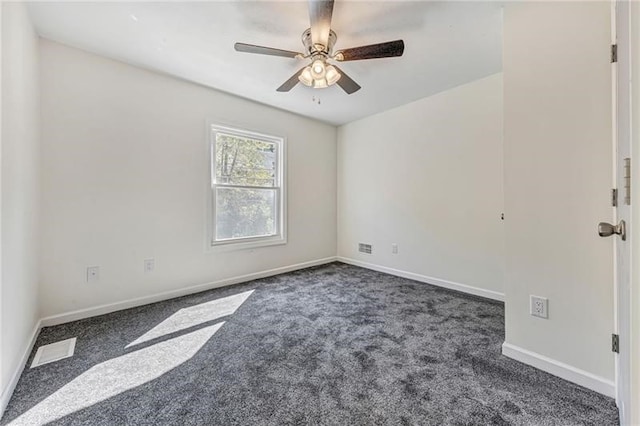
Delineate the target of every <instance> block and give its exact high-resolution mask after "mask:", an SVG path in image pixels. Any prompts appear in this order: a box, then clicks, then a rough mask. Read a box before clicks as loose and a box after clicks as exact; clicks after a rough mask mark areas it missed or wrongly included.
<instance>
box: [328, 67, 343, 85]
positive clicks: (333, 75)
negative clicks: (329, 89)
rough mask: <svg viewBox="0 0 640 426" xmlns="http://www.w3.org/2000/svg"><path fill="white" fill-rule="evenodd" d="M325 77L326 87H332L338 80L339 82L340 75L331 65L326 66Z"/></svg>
mask: <svg viewBox="0 0 640 426" xmlns="http://www.w3.org/2000/svg"><path fill="white" fill-rule="evenodd" d="M325 77H326V79H327V85H328V86H331V85H334V84H336V83H337V82H338V80H340V77H342V76H341V75H340V73H339V72H338V71H337V70H336V68H335V67H334V66H333V65H329V66H327V71H326V73H325Z"/></svg>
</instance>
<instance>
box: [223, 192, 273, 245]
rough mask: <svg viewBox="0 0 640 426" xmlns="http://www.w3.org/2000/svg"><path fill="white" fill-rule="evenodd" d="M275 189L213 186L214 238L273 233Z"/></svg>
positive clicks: (258, 235)
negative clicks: (214, 209)
mask: <svg viewBox="0 0 640 426" xmlns="http://www.w3.org/2000/svg"><path fill="white" fill-rule="evenodd" d="M276 191H277V190H275V189H245V188H225V187H217V188H216V240H226V239H232V238H247V237H264V236H268V235H275V234H276V198H277V197H276Z"/></svg>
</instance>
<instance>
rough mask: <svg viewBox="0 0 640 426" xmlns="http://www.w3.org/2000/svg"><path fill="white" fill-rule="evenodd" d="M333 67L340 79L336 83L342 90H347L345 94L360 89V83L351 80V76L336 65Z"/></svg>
mask: <svg viewBox="0 0 640 426" xmlns="http://www.w3.org/2000/svg"><path fill="white" fill-rule="evenodd" d="M333 67H334V68H335V69H336V71H338V72H339V73H340V79H339V80H338V82H337V83H336V84H337V85H338V86H340V87H342V90H344V91H345V92H347V95H350V94H352V93H354V92H357V91H358V90H360V89H361V87H360V85H359V84H358V83H356V82H355V81H353V80H352V79H351V77H349V76H348V75H346V74H345V73H344V71H342V70H341V69H340V68H338V67H336V66H335V65H334V66H333Z"/></svg>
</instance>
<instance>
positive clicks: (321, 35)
mask: <svg viewBox="0 0 640 426" xmlns="http://www.w3.org/2000/svg"><path fill="white" fill-rule="evenodd" d="M332 14H333V0H309V18H310V20H311V28H308V29H307V30H306V31H305V32H303V33H302V44H303V45H304V51H305V53H300V52H293V51H290V50H282V49H274V48H272V47H264V46H256V45H253V44H246V43H236V44H235V46H234V47H235V49H236V51H238V52H246V53H258V54H262V55H272V56H283V57H285V58H299V59H309V60H310V64H309V65H307V66H305V67H302V68H301V69H300V70H298V71H297V72H296V73H295V74H294V75H293V76H292V77H291V78H290V79H289V80H287V81H285V82H284V83H283V84H282V86H280V87H278V89H277V90H278V92H288V91H289V90H291V89H293V87H294V86H295V85H296V84H298V82H301V83H302V84H304V85H306V86H309V87H313V88H316V89H321V88H325V87H329V86H332V85H334V84H336V83H337V84H338V86H340V87H341V88H342V90H344V91H345V92H347V94H352V93H354V92H356V91H358V90H360V86H359V85H358V83H356V82H355V81H353V80H352V79H351V78H350V77H349V76H348V75H347V74H345V73H344V71H342V70H341V69H340V68H338V67H337V66H336V65H333V64H330V63H329V61H330V60H331V61H338V62H346V61H358V60H361V59H376V58H390V57H394V56H402V53H403V52H404V41H402V40H394V41H388V42H385V43H378V44H370V45H367V46H360V47H353V48H350V49H343V50H338V51H337V52H335V53H334V52H333V46H334V45H335V43H336V40H337V39H338V36H337V35H336V33H335V32H333V30H332V29H331V15H332Z"/></svg>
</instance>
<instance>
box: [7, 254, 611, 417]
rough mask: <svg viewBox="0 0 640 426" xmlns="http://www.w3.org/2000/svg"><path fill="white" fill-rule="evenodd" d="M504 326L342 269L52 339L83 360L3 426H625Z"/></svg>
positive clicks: (45, 337)
mask: <svg viewBox="0 0 640 426" xmlns="http://www.w3.org/2000/svg"><path fill="white" fill-rule="evenodd" d="M250 290H254V291H253V292H252V293H248V292H249V291H250ZM234 295H235V296H234ZM229 296H233V297H229ZM247 296H248V297H247ZM244 298H246V300H244V303H242V304H241V305H240V306H239V308H238V309H237V310H236V311H235V313H231V312H233V308H234V306H236V305H238V304H239V302H241V301H242V300H243V299H244ZM229 313H231V314H230V315H226V316H221V315H225V314H229ZM503 323H504V307H503V305H502V304H501V303H496V302H491V301H487V300H484V299H481V298H476V297H473V296H468V295H464V294H460V293H456V292H451V291H447V290H443V289H439V288H437V287H433V286H429V285H426V284H422V283H418V282H414V281H410V280H406V279H402V278H397V277H393V276H389V275H385V274H381V273H377V272H373V271H369V270H365V269H361V268H357V267H353V266H348V265H345V264H341V263H334V264H330V265H326V266H321V267H316V268H310V269H306V270H302V271H298V272H293V273H289V274H284V275H280V276H276V277H272V278H267V279H262V280H257V281H253V282H250V283H247V284H242V285H238V286H233V287H227V288H223V289H217V290H212V291H207V292H204V293H199V294H196V295H191V296H187V297H182V298H178V299H173V300H169V301H166V302H161V303H156V304H153V305H147V306H143V307H139V308H134V309H129V310H126V311H121V312H117V313H113V314H109V315H104V316H101V317H96V318H91V319H87V320H82V321H77V322H73V323H69V324H64V325H60V326H57V327H50V328H45V329H43V330H42V333H41V334H40V337H39V338H38V342H37V345H36V347H37V346H39V345H43V344H47V343H51V342H55V341H58V340H62V339H66V338H69V337H74V336H77V337H78V343H77V347H76V355H75V356H74V357H73V358H68V359H65V360H61V361H58V362H55V363H51V364H48V365H44V366H41V367H37V368H33V369H28V368H27V369H26V370H25V371H24V373H23V375H22V377H21V378H20V382H19V383H18V386H17V388H16V391H15V394H14V396H13V398H12V400H11V402H10V404H9V407H8V409H7V412H6V414H5V416H4V418H3V419H2V424H3V425H5V424H16V425H17V424H29V425H32V424H56V425H58V424H60V425H164V424H169V425H307V424H311V425H487V424H492V425H507V424H527V425H578V424H580V425H584V424H588V425H598V426H603V425H615V424H618V415H617V410H616V406H615V403H614V401H613V400H612V399H610V398H606V397H604V396H602V395H599V394H597V393H595V392H592V391H589V390H587V389H584V388H581V387H579V386H576V385H573V384H571V383H569V382H566V381H563V380H561V379H558V378H556V377H553V376H551V375H549V374H546V373H543V372H540V371H537V370H535V369H533V368H531V367H528V366H526V365H523V364H520V363H518V362H516V361H513V360H510V359H508V358H505V357H503V356H502V355H501V354H500V345H501V343H502V342H503V339H504V326H503ZM185 327H188V328H185ZM150 330H151V331H150ZM133 342H136V343H137V344H134V345H131V344H132V343H133ZM127 346H129V347H127ZM31 357H32V358H33V354H32V355H31ZM29 363H31V360H30V361H29Z"/></svg>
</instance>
